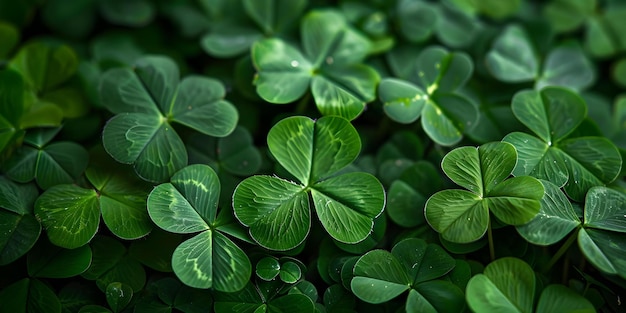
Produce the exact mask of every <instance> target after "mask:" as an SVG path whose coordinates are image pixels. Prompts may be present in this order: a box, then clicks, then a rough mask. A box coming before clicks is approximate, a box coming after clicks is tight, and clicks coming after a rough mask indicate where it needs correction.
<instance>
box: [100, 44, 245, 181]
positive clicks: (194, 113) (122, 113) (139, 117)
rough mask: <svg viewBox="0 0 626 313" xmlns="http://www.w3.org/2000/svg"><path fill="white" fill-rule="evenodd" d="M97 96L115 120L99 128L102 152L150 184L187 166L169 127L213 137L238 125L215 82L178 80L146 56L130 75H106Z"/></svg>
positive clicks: (172, 69) (167, 66)
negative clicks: (181, 128)
mask: <svg viewBox="0 0 626 313" xmlns="http://www.w3.org/2000/svg"><path fill="white" fill-rule="evenodd" d="M100 91H101V96H102V103H103V104H104V105H105V106H106V107H107V108H108V109H109V110H110V111H111V112H113V113H115V114H117V115H115V116H114V117H113V118H111V119H110V120H109V121H108V122H107V124H106V126H105V127H104V130H103V134H102V142H103V144H104V148H105V149H106V150H107V152H108V153H109V154H110V155H111V156H112V157H113V158H114V159H115V160H116V161H118V162H120V163H125V164H133V165H134V168H135V171H136V172H137V174H138V175H139V176H141V177H142V178H144V179H146V180H148V181H152V182H163V181H165V180H167V179H169V178H170V176H171V175H172V174H174V172H176V171H178V170H180V169H181V168H182V167H184V166H185V165H187V151H186V150H185V146H184V144H183V142H182V140H181V139H180V137H179V136H178V134H177V133H176V131H175V130H174V129H173V128H172V126H171V123H174V122H175V123H178V124H182V125H184V126H187V127H190V128H192V129H194V130H197V131H199V132H201V133H203V134H206V135H210V136H216V137H223V136H226V135H228V134H230V133H231V132H232V131H233V129H234V128H235V125H236V124H237V119H238V113H237V110H236V109H235V107H234V106H233V105H232V104H231V103H230V102H228V101H225V100H223V98H224V94H225V90H224V86H223V85H222V84H221V83H220V82H218V81H217V80H214V79H211V78H206V77H200V76H189V77H186V78H185V79H183V80H179V71H178V67H177V66H176V64H175V63H174V61H172V60H171V59H169V58H166V57H161V56H146V57H143V58H141V59H139V60H137V61H136V63H135V66H134V68H133V69H130V68H114V69H110V70H109V71H107V72H106V73H104V74H103V75H102V81H101V85H100Z"/></svg>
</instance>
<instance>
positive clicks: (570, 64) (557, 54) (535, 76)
mask: <svg viewBox="0 0 626 313" xmlns="http://www.w3.org/2000/svg"><path fill="white" fill-rule="evenodd" d="M485 61H486V63H487V68H488V69H489V71H490V72H491V73H492V74H493V76H495V77H496V78H497V79H498V80H501V81H504V82H509V83H520V82H529V81H534V82H535V89H537V90H539V89H542V88H543V87H546V86H563V87H569V88H571V89H575V90H582V89H585V88H587V87H589V86H591V85H592V84H593V82H594V80H595V74H594V72H593V65H592V63H591V62H590V61H589V60H588V59H587V57H586V56H585V54H584V52H583V51H582V49H581V48H580V47H579V46H572V45H562V46H558V47H556V48H554V49H552V50H551V51H550V52H549V53H548V55H547V56H546V58H545V60H544V62H543V64H541V63H540V60H539V58H538V57H537V56H536V53H535V50H534V47H533V45H532V43H531V41H530V39H529V38H528V35H527V34H526V32H525V31H524V29H523V28H521V27H520V26H518V25H510V26H508V27H507V28H506V29H505V30H504V31H503V32H502V33H501V34H500V36H499V37H498V38H496V40H495V41H494V43H493V47H492V49H491V50H490V51H489V52H488V53H487V55H486V58H485Z"/></svg>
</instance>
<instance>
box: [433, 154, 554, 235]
mask: <svg viewBox="0 0 626 313" xmlns="http://www.w3.org/2000/svg"><path fill="white" fill-rule="evenodd" d="M516 161H517V152H516V151H515V148H514V147H513V145H511V144H509V143H505V142H491V143H487V144H484V145H482V146H480V147H478V148H474V147H461V148H456V149H454V150H452V151H450V152H449V153H448V154H446V156H445V157H444V158H443V160H442V161H441V168H442V169H443V171H444V173H445V174H446V175H447V176H448V177H449V178H450V179H451V180H452V181H453V182H455V183H456V184H458V185H459V186H462V187H465V188H466V189H467V190H459V189H447V190H443V191H439V192H437V193H435V194H434V195H432V196H431V197H430V198H429V199H428V201H427V202H426V206H425V209H424V214H425V215H426V220H427V221H428V223H429V224H430V226H431V227H432V228H433V229H435V230H436V231H437V232H439V233H441V235H442V237H443V238H444V239H445V240H449V241H452V242H456V243H468V242H472V241H476V240H478V239H480V238H481V237H482V236H483V235H484V234H485V232H486V231H487V228H488V227H489V223H490V218H489V212H491V213H493V215H494V216H495V217H496V218H498V220H500V221H501V222H504V223H505V224H509V225H521V224H524V223H526V222H528V221H530V220H531V219H532V218H533V217H535V215H536V214H537V212H539V207H540V202H539V200H540V199H541V198H542V197H543V194H544V189H543V186H542V185H541V183H540V182H539V181H538V180H537V179H535V178H533V177H530V176H519V177H514V178H510V179H507V178H508V177H509V175H511V172H512V171H513V168H514V167H515V164H516Z"/></svg>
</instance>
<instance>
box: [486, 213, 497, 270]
mask: <svg viewBox="0 0 626 313" xmlns="http://www.w3.org/2000/svg"><path fill="white" fill-rule="evenodd" d="M487 239H488V240H489V257H491V261H492V262H493V261H495V260H496V250H495V248H494V246H493V233H492V231H491V221H489V224H488V226H487Z"/></svg>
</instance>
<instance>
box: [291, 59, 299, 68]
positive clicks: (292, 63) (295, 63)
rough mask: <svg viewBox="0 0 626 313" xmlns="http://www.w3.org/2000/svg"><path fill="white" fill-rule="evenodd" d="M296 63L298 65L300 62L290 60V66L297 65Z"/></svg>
mask: <svg viewBox="0 0 626 313" xmlns="http://www.w3.org/2000/svg"><path fill="white" fill-rule="evenodd" d="M298 65H300V62H298V61H296V60H293V61H291V67H298Z"/></svg>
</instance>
